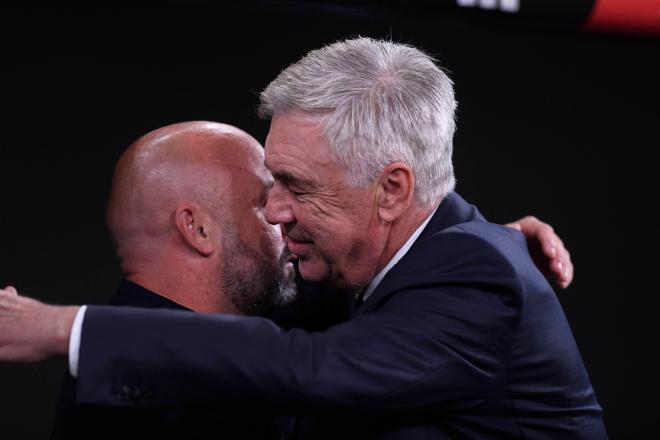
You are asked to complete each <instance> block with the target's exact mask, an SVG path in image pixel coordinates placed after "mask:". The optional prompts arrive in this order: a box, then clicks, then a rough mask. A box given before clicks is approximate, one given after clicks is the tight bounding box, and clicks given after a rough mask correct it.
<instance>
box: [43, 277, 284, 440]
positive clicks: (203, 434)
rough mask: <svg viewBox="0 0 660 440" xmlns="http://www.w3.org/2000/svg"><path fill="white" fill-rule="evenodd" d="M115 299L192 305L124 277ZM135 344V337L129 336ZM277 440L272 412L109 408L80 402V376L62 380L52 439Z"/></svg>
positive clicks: (170, 306) (155, 306) (144, 303)
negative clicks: (243, 439)
mask: <svg viewBox="0 0 660 440" xmlns="http://www.w3.org/2000/svg"><path fill="white" fill-rule="evenodd" d="M110 304H112V305H118V306H133V307H144V308H149V309H168V310H182V311H187V312H190V310H189V309H187V308H185V307H183V306H181V305H179V304H177V303H175V302H173V301H170V300H169V299H167V298H165V297H163V296H161V295H158V294H156V293H154V292H151V291H150V290H147V289H145V288H143V287H142V286H140V285H138V284H135V283H132V282H130V281H127V280H123V281H122V282H121V283H120V285H119V289H118V290H117V293H116V294H115V295H114V296H113V297H112V299H111V300H110ZM124 343H125V344H126V343H130V341H124ZM209 433H214V434H213V435H215V436H216V437H215V438H255V439H256V438H258V439H276V438H280V437H281V435H280V433H279V431H278V430H277V429H276V426H275V424H274V421H273V420H272V418H270V417H265V416H259V415H258V414H253V413H243V414H237V413H231V412H225V411H224V410H223V408H216V407H209V406H189V407H186V408H180V407H172V408H155V409H154V408H110V407H99V406H90V405H78V404H76V380H75V379H74V378H73V377H71V375H69V374H67V375H66V376H65V378H64V380H63V383H62V389H61V392H60V397H59V401H58V404H57V410H56V415H55V422H54V424H53V430H52V433H51V440H59V439H62V440H78V439H81V440H82V439H85V440H97V439H112V440H118V439H143V440H144V439H151V438H155V439H159V440H163V439H177V440H183V439H202V438H209Z"/></svg>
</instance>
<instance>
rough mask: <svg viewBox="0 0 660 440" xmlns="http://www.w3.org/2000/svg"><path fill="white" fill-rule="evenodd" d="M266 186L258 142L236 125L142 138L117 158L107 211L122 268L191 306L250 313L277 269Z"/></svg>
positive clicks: (277, 241) (187, 125)
mask: <svg viewBox="0 0 660 440" xmlns="http://www.w3.org/2000/svg"><path fill="white" fill-rule="evenodd" d="M270 184H271V177H270V173H268V171H267V170H266V168H265V166H264V164H263V149H262V147H261V145H260V144H259V142H257V141H256V140H255V139H254V138H253V137H252V136H250V135H249V134H247V133H245V132H244V131H242V130H240V129H238V128H236V127H233V126H230V125H226V124H220V123H215V122H184V123H179V124H174V125H169V126H166V127H163V128H159V129H157V130H154V131H152V132H150V133H148V134H146V135H144V136H142V137H141V138H139V139H138V140H137V141H135V142H134V143H133V144H132V145H131V146H130V147H129V148H128V149H127V150H126V151H125V152H124V154H123V155H122V156H121V158H120V159H119V162H118V163H117V167H116V169H115V174H114V178H113V183H112V190H111V194H110V199H109V202H108V209H107V221H108V228H109V230H110V233H111V235H112V238H113V241H114V244H115V248H116V252H117V256H118V257H119V259H120V260H121V266H122V270H123V272H124V274H125V275H126V277H127V278H128V279H131V280H133V281H136V282H138V283H139V284H141V285H143V286H144V287H147V288H149V289H151V290H153V291H155V292H157V293H160V294H162V295H163V296H167V297H169V298H170V299H173V300H175V301H176V302H178V303H180V304H183V305H185V306H187V307H189V308H191V309H193V310H198V311H225V312H234V313H238V312H242V313H252V312H254V309H255V307H256V306H255V304H256V303H260V306H261V302H262V299H263V298H261V297H260V296H259V295H261V292H264V291H265V290H267V289H269V288H270V287H271V285H273V284H274V283H276V280H275V279H276V278H278V277H279V276H280V275H281V272H282V271H283V268H284V263H283V262H282V261H281V257H282V252H283V243H282V238H281V235H280V232H279V227H276V226H273V225H270V224H268V223H267V222H266V221H265V220H264V218H263V215H262V213H261V210H262V209H263V207H264V206H265V202H266V198H267V193H268V188H269V186H270ZM241 271H242V272H241ZM264 271H270V272H269V273H268V274H267V276H265V277H261V275H263V273H264ZM249 280H253V281H254V280H257V281H258V283H259V284H258V285H252V286H247V285H245V283H246V282H249ZM228 286H229V287H230V289H228ZM227 290H231V292H227ZM244 290H251V291H252V295H253V296H254V297H250V298H248V299H245V295H244V294H243V291H244ZM204 292H205V293H204ZM261 296H263V295H261ZM214 301H215V302H216V303H214V304H211V303H213V302H214ZM253 306H254V307H253Z"/></svg>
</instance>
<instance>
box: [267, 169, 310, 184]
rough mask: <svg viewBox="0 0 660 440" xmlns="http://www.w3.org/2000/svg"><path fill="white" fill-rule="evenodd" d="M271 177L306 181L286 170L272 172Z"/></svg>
mask: <svg viewBox="0 0 660 440" xmlns="http://www.w3.org/2000/svg"><path fill="white" fill-rule="evenodd" d="M273 177H274V178H275V179H276V180H283V181H285V182H295V183H307V182H306V181H305V180H304V179H301V178H300V177H297V176H294V175H293V174H291V173H288V172H286V171H276V172H274V173H273Z"/></svg>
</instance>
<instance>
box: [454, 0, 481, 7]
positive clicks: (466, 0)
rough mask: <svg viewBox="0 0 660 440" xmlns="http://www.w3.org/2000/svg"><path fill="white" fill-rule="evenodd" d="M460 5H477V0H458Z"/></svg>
mask: <svg viewBox="0 0 660 440" xmlns="http://www.w3.org/2000/svg"><path fill="white" fill-rule="evenodd" d="M456 3H457V4H458V6H477V0H456Z"/></svg>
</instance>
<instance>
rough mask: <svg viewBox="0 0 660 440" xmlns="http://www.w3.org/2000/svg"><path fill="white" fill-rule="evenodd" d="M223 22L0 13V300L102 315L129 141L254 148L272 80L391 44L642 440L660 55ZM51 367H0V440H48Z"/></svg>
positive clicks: (424, 29) (174, 14)
mask: <svg viewBox="0 0 660 440" xmlns="http://www.w3.org/2000/svg"><path fill="white" fill-rule="evenodd" d="M221 3H222V2H214V3H213V2H211V3H207V4H198V5H196V6H186V7H181V6H169V7H158V8H156V7H151V8H146V9H118V8H116V9H94V10H91V9H90V10H81V9H76V10H65V9H61V8H59V9H31V10H28V9H22V10H16V9H2V10H0V15H1V18H0V44H1V46H0V47H2V51H1V55H0V56H1V57H2V62H1V66H2V70H1V72H2V73H1V74H0V75H1V76H2V80H1V83H0V84H1V88H0V90H1V91H2V93H1V95H0V108H1V109H2V113H1V114H2V125H1V131H0V195H1V202H2V205H1V208H0V228H1V229H0V284H1V285H5V284H8V283H12V284H14V285H16V286H17V287H18V288H19V290H20V291H21V292H22V293H24V294H27V295H31V296H34V297H36V298H39V299H42V300H45V301H49V302H56V303H67V304H69V303H103V302H104V301H106V300H107V298H109V296H110V295H111V294H112V292H113V290H114V289H115V287H116V285H117V282H118V281H119V279H120V273H119V271H118V268H117V262H116V259H115V257H114V254H113V251H112V248H111V244H110V241H109V239H108V238H107V236H106V230H105V225H104V204H105V198H106V196H107V194H108V191H109V184H110V178H111V174H112V169H113V166H114V163H115V161H116V159H117V158H118V156H119V155H120V153H121V152H122V150H123V149H124V148H125V147H126V146H127V145H128V144H129V143H130V142H131V141H132V140H133V139H135V138H136V137H138V136H139V135H141V134H144V133H145V132H147V131H149V130H152V129H154V128H157V127H159V126H162V125H165V124H169V123H173V122H178V121H184V120H197V119H204V120H214V121H222V122H227V123H231V124H234V125H237V126H239V127H241V128H243V129H245V130H246V131H248V132H251V133H252V134H254V135H255V137H257V138H258V139H259V140H260V141H262V142H263V140H264V139H265V135H266V133H267V129H268V124H267V122H264V121H260V120H258V118H257V117H256V115H255V107H256V104H257V95H258V91H259V90H261V89H262V88H263V87H264V86H265V85H266V84H267V83H268V82H269V81H270V80H271V79H273V78H274V77H275V76H276V75H277V73H278V72H279V71H280V70H281V69H282V68H284V67H286V66H287V65H288V64H290V63H291V62H294V61H296V60H297V59H298V58H299V57H300V56H301V55H303V54H304V53H306V52H307V51H308V50H310V49H313V48H317V47H319V46H321V45H323V44H326V43H330V42H333V41H335V40H338V39H343V38H346V37H350V36H356V35H365V36H373V37H380V38H392V39H393V40H395V41H399V42H409V43H411V44H414V45H416V46H418V47H420V48H423V49H425V50H427V51H428V52H430V53H432V54H434V55H435V56H436V57H437V58H438V59H439V60H440V62H441V64H442V65H443V66H444V67H445V68H447V69H448V70H449V71H450V72H451V76H452V77H453V78H454V80H455V83H456V92H457V98H458V100H459V103H460V104H459V112H458V127H459V128H458V132H457V135H456V141H455V163H456V173H457V177H458V191H459V192H460V193H461V194H462V195H463V196H464V197H466V198H467V199H468V200H470V201H472V202H473V203H476V204H477V205H478V206H479V207H480V208H481V210H482V212H483V213H484V214H485V215H486V216H488V217H489V218H490V219H491V220H493V221H496V222H506V221H509V220H512V219H515V218H518V217H520V216H522V215H525V214H528V213H533V214H535V215H537V216H538V217H540V218H542V219H544V220H545V221H548V222H549V223H551V224H552V225H554V226H555V228H556V230H557V231H558V232H559V234H560V235H561V237H562V238H563V239H564V240H565V242H566V243H567V245H568V247H569V249H570V250H571V252H572V256H573V260H574V262H575V266H576V278H575V281H574V283H573V285H572V286H571V287H570V288H569V289H568V290H567V291H566V292H560V293H559V296H560V299H561V301H562V303H563V305H564V308H565V310H566V314H567V315H568V318H569V321H570V322H571V325H572V327H573V330H574V333H575V337H576V339H577V341H578V344H579V346H580V348H581V351H582V354H583V357H584V361H585V363H586V365H587V368H588V370H589V372H590V375H591V379H592V382H593V385H594V387H595V389H596V392H597V395H598V397H599V400H600V402H601V404H602V405H603V407H604V409H605V415H606V423H607V426H608V429H609V432H610V436H611V437H612V438H626V439H627V438H635V439H641V438H657V437H655V435H657V432H658V415H659V413H660V412H659V408H660V404H659V402H658V400H659V396H658V393H659V391H660V390H659V383H660V381H659V380H658V371H660V368H659V367H660V366H659V363H658V360H657V351H658V342H657V338H656V336H657V334H658V331H657V329H658V316H657V315H658V312H657V310H658V306H659V305H660V292H659V291H658V288H657V281H656V275H657V273H658V268H657V261H658V258H657V250H658V244H659V240H658V232H657V227H658V224H657V221H656V220H655V215H654V213H655V209H654V208H655V207H654V205H655V203H656V202H657V200H658V197H657V195H656V187H657V185H656V179H657V176H658V172H657V163H658V162H657V158H658V154H657V151H656V149H657V147H658V146H659V145H660V141H659V139H660V136H659V135H658V129H659V128H660V110H659V107H658V106H659V104H660V85H659V84H660V44H659V40H652V39H641V38H633V37H624V36H605V35H585V34H579V33H577V32H575V31H571V30H566V29H558V30H552V29H551V28H539V27H537V26H519V25H516V24H515V23H513V22H512V21H511V20H507V21H501V20H499V21H498V20H488V19H486V18H484V17H481V16H474V15H470V16H466V15H457V14H455V13H451V12H450V11H447V12H446V13H443V12H442V11H423V10H417V11H410V10H407V9H404V8H398V9H389V10H388V9H383V8H380V9H379V10H378V12H375V11H370V10H369V9H364V8H354V7H351V8H349V7H344V8H341V9H338V10H333V9H331V8H306V9H304V10H300V9H295V8H287V7H279V8H277V9H268V8H258V7H257V8H255V7H245V6H243V7H236V6H230V5H223V4H221ZM65 367H66V365H65V361H64V360H63V359H58V360H51V361H48V362H45V363H42V364H38V365H0V439H3V440H4V439H40V438H46V437H47V433H48V432H49V430H50V424H51V422H52V417H53V409H54V404H55V402H56V397H57V392H58V388H59V382H60V378H61V375H62V373H63V371H64V369H65ZM219 430H221V427H219Z"/></svg>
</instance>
